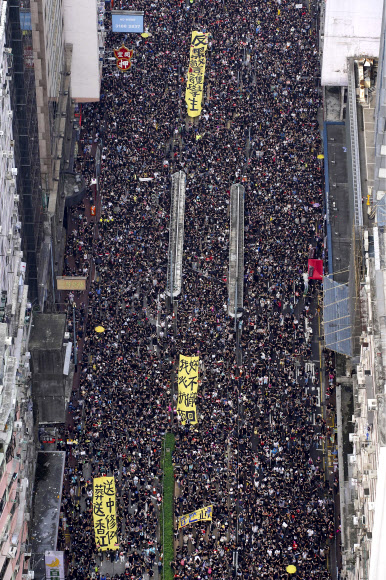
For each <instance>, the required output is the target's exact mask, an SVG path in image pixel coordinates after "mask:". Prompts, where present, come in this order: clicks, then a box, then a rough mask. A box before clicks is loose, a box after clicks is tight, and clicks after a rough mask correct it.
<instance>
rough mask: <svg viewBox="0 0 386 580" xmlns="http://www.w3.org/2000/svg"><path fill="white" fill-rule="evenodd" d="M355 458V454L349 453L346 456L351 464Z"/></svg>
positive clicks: (354, 461)
mask: <svg viewBox="0 0 386 580" xmlns="http://www.w3.org/2000/svg"><path fill="white" fill-rule="evenodd" d="M356 461H357V458H356V456H355V455H349V456H348V462H349V463H350V464H351V465H352V464H353V463H356Z"/></svg>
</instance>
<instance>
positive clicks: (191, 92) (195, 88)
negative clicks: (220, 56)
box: [185, 30, 208, 117]
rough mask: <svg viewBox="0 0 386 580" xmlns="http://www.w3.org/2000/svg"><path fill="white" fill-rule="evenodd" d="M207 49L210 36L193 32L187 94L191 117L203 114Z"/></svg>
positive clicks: (186, 98) (186, 99)
mask: <svg viewBox="0 0 386 580" xmlns="http://www.w3.org/2000/svg"><path fill="white" fill-rule="evenodd" d="M207 48H208V34H205V33H204V32H197V31H196V30H194V31H193V32H192V42H191V45H190V60H189V68H188V78H187V83H186V93H185V101H186V104H187V107H188V115H189V117H198V116H199V115H200V114H201V110H202V95H203V92H204V77H205V65H206V56H205V53H206V50H207Z"/></svg>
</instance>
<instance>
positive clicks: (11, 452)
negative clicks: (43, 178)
mask: <svg viewBox="0 0 386 580" xmlns="http://www.w3.org/2000/svg"><path fill="white" fill-rule="evenodd" d="M7 16H8V5H7V2H2V3H1V6H0V86H1V87H3V88H2V94H0V128H1V129H0V130H1V133H0V227H1V232H0V234H1V237H0V296H1V301H0V576H1V577H2V578H9V579H12V580H14V579H20V578H21V577H22V574H23V573H28V560H27V559H26V555H25V554H26V553H28V552H27V544H28V527H27V526H26V522H27V521H28V519H29V512H28V506H29V505H31V491H32V490H31V486H30V485H29V481H32V480H33V465H34V461H33V457H34V445H33V441H32V435H33V422H32V419H33V418H32V411H31V406H30V399H29V397H30V396H31V393H30V386H29V379H30V377H29V353H28V352H27V345H28V338H29V332H30V316H31V305H30V303H29V302H28V297H27V295H28V286H27V285H26V284H25V272H26V264H25V262H24V261H23V254H22V251H21V249H20V248H21V239H20V229H21V223H20V216H19V211H18V203H19V196H18V190H17V181H16V172H17V171H16V170H17V168H16V167H15V156H14V151H13V149H14V146H13V143H14V135H13V128H12V119H13V110H12V105H11V90H10V88H11V87H10V83H11V82H12V79H13V77H12V75H11V74H10V69H11V66H12V51H11V49H10V48H7V47H6V28H7V26H6V25H7Z"/></svg>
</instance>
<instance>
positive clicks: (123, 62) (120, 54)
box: [114, 44, 133, 72]
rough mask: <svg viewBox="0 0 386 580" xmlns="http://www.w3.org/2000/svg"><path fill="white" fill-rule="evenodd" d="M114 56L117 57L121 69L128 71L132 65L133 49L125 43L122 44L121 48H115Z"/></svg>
mask: <svg viewBox="0 0 386 580" xmlns="http://www.w3.org/2000/svg"><path fill="white" fill-rule="evenodd" d="M114 56H115V58H116V59H117V67H118V68H119V70H121V71H123V72H126V71H128V70H129V68H130V67H131V57H132V56H133V51H132V50H129V49H128V48H126V46H125V45H124V44H122V46H121V48H118V50H115V48H114Z"/></svg>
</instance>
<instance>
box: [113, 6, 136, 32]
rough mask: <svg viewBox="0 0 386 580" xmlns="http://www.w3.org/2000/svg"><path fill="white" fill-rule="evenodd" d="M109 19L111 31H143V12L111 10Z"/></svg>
mask: <svg viewBox="0 0 386 580" xmlns="http://www.w3.org/2000/svg"><path fill="white" fill-rule="evenodd" d="M111 21H112V30H113V32H135V33H137V34H141V33H142V32H143V12H135V11H131V10H112V11H111Z"/></svg>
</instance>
